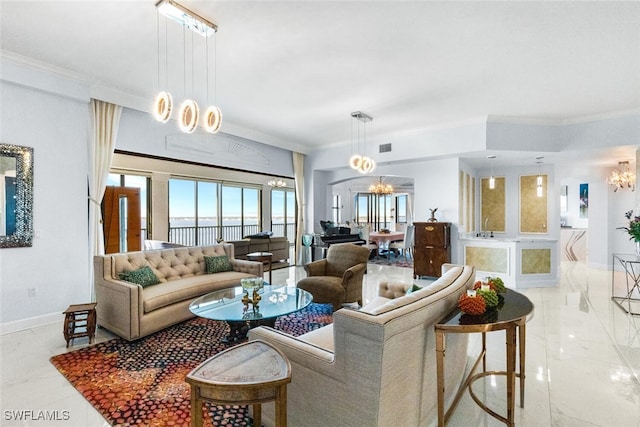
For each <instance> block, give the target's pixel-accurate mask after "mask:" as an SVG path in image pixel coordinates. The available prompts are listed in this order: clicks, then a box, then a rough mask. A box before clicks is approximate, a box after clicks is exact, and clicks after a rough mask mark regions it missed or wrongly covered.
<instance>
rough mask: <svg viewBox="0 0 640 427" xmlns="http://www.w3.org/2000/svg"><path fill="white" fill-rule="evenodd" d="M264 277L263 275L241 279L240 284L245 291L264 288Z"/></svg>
mask: <svg viewBox="0 0 640 427" xmlns="http://www.w3.org/2000/svg"><path fill="white" fill-rule="evenodd" d="M263 282H264V279H263V278H262V277H248V278H245V279H240V286H242V289H244V290H245V291H253V290H260V289H262V286H263Z"/></svg>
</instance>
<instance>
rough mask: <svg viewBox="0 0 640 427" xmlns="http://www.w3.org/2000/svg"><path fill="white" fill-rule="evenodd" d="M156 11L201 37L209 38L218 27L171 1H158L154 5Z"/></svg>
mask: <svg viewBox="0 0 640 427" xmlns="http://www.w3.org/2000/svg"><path fill="white" fill-rule="evenodd" d="M156 9H157V10H158V12H160V13H161V14H162V15H164V16H166V17H167V18H171V19H173V20H174V21H176V22H177V23H178V24H181V25H183V26H184V27H186V28H187V29H189V30H191V31H193V32H194V33H196V34H200V35H201V36H202V37H211V36H212V35H214V34H215V33H216V31H218V26H217V25H216V24H214V23H213V22H211V21H209V20H207V19H204V18H203V17H202V16H200V15H198V14H197V13H195V12H193V11H191V10H189V9H187V8H186V7H184V6H182V5H181V4H179V3H176V2H175V1H173V0H160V1H159V2H158V3H156Z"/></svg>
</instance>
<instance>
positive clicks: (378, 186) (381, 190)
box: [369, 177, 393, 196]
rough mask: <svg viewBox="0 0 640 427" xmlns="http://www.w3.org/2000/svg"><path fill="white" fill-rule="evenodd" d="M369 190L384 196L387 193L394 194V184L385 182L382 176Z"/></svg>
mask: <svg viewBox="0 0 640 427" xmlns="http://www.w3.org/2000/svg"><path fill="white" fill-rule="evenodd" d="M369 192H370V193H373V194H375V195H378V196H384V195H387V194H393V186H392V185H391V184H385V183H383V182H382V177H380V179H379V180H378V182H377V183H375V184H371V186H370V187H369Z"/></svg>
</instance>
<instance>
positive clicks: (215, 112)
mask: <svg viewBox="0 0 640 427" xmlns="http://www.w3.org/2000/svg"><path fill="white" fill-rule="evenodd" d="M156 10H157V12H158V14H159V15H164V16H165V17H167V18H170V19H172V20H174V21H176V22H178V23H179V24H180V25H182V27H183V29H184V30H190V31H193V32H194V33H195V34H198V35H200V36H202V37H204V38H205V40H206V52H207V57H206V68H207V69H206V75H207V103H208V102H209V37H211V36H212V35H214V34H215V33H216V32H217V31H218V27H217V26H216V25H215V24H214V23H212V22H211V21H208V20H207V19H205V18H203V17H202V16H200V15H198V14H197V13H195V12H193V11H191V10H189V9H187V8H186V7H184V6H182V5H181V4H179V3H177V2H175V1H173V0H160V1H159V2H158V3H157V4H156ZM166 31H167V30H166V28H165V58H164V59H165V83H164V85H165V86H168V82H167V81H166V80H168V78H167V74H168V68H169V67H168V63H167V62H168V53H167V41H166V38H167V32H166ZM183 39H184V34H183ZM191 58H192V68H193V42H192V52H191ZM160 62H161V61H160V21H159V20H158V86H160ZM184 65H185V67H184V71H185V78H184V80H185V83H184V85H185V88H184V91H185V93H186V74H187V71H186V45H185V64H184ZM214 74H215V72H214ZM192 80H193V70H192ZM191 86H192V91H193V81H192V82H191ZM214 92H215V84H214ZM172 111H173V98H172V96H171V93H169V92H168V91H167V90H162V91H160V93H159V94H158V95H157V96H156V98H155V100H154V103H153V115H154V117H155V119H156V120H157V121H159V122H162V123H166V122H168V121H169V119H170V118H171V113H172ZM177 119H178V126H179V128H180V130H182V131H183V132H185V133H192V132H194V131H195V130H196V128H197V127H198V122H199V120H200V107H199V106H198V103H197V102H196V101H195V100H193V99H186V100H184V101H183V102H182V104H181V105H180V108H179V110H178V116H177ZM221 123H222V113H221V111H220V108H218V107H217V106H215V105H211V106H209V107H208V108H207V110H206V111H205V114H204V118H203V123H202V127H203V128H204V129H205V130H206V131H207V132H210V133H216V132H218V130H220V125H221Z"/></svg>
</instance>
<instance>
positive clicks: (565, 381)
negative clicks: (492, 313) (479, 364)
mask: <svg viewBox="0 0 640 427" xmlns="http://www.w3.org/2000/svg"><path fill="white" fill-rule="evenodd" d="M561 271H562V273H561V280H560V283H559V286H557V287H553V288H532V289H527V290H521V292H522V293H524V294H526V295H527V296H528V297H529V298H530V299H531V300H532V302H533V303H534V304H535V311H534V314H533V316H532V318H531V319H530V321H529V322H528V323H527V347H526V348H527V361H526V382H525V384H526V386H525V393H526V394H525V407H524V408H520V407H517V409H516V413H515V421H516V425H517V426H532V427H533V426H535V427H537V426H563V427H564V426H576V427H577V426H585V427H587V426H588V427H592V426H602V427H609V426H616V427H640V316H629V315H627V314H625V313H624V311H623V310H622V309H620V307H618V306H617V305H615V304H614V303H613V302H612V301H611V299H610V296H611V273H610V272H609V271H606V270H598V269H591V268H587V267H586V266H585V265H584V263H580V262H576V263H563V265H562V268H561ZM304 274H305V273H304V270H303V269H302V268H300V267H293V268H285V269H280V270H276V271H274V272H273V278H274V282H275V283H285V282H286V283H288V284H290V285H293V284H295V283H296V281H297V280H299V279H300V278H301V277H304ZM618 274H620V275H622V273H616V283H618V278H620V280H621V282H620V283H622V280H623V279H624V278H623V277H622V276H620V277H618V276H617V275H618ZM385 280H393V281H402V282H407V283H411V282H412V281H413V278H412V270H411V269H408V268H400V267H390V266H380V265H373V264H370V265H369V267H368V274H367V275H366V276H365V283H364V286H363V291H364V294H363V297H364V299H365V302H366V301H367V300H370V299H371V298H373V297H374V296H375V295H376V293H377V289H378V284H379V283H380V282H381V281H385ZM416 283H418V284H423V285H424V284H426V283H428V281H425V280H417V281H416ZM112 337H113V336H112V335H111V334H110V333H109V332H107V331H105V330H103V329H99V330H98V337H97V340H98V341H104V340H108V339H111V338H112ZM487 338H488V339H487V342H488V359H487V361H488V369H489V370H501V369H503V367H504V363H505V355H504V353H505V351H504V332H493V333H489V334H488V335H487ZM86 345H88V343H87V340H86V339H78V340H76V342H75V343H74V344H73V345H72V346H71V347H70V348H69V351H70V350H74V349H77V348H81V347H83V346H86ZM479 348H480V339H479V335H477V334H476V335H472V336H471V339H470V346H469V354H470V355H474V354H477V352H478V351H479ZM65 351H68V350H67V349H66V348H65V341H64V338H63V336H62V318H61V319H60V322H59V323H58V322H57V323H55V324H49V325H45V326H41V327H37V328H32V329H29V330H24V331H20V332H15V333H11V334H6V335H2V336H1V337H0V357H1V359H0V378H1V380H2V386H1V389H0V390H1V392H0V409H1V413H0V416H1V417H2V418H1V419H0V425H1V426H3V427H4V426H7V427H8V426H57V425H60V426H78V427H92V426H96V427H100V426H106V425H107V424H106V423H105V421H104V419H103V418H102V417H101V416H100V415H99V414H98V413H97V412H96V411H95V410H94V409H93V408H92V407H91V406H90V405H89V403H87V402H86V400H85V399H84V398H83V397H82V396H81V395H80V394H79V393H78V392H77V391H76V390H75V389H74V388H73V387H71V386H70V385H69V383H68V382H67V380H66V379H64V378H63V377H62V376H61V375H60V374H59V373H58V372H57V370H56V369H55V368H54V367H53V366H52V365H51V364H50V363H49V358H50V357H51V356H53V355H55V354H60V353H63V352H65ZM469 360H472V358H471V356H470V359H469ZM434 381H435V379H434ZM518 385H519V384H518V380H516V387H518ZM474 391H475V392H476V394H477V395H478V396H479V397H480V398H482V399H483V400H484V401H485V402H488V404H489V406H490V407H491V408H493V409H494V410H496V411H497V412H499V413H506V405H505V396H506V392H505V384H504V377H502V376H490V377H487V378H486V379H485V380H483V381H478V382H476V383H475V384H474ZM20 411H22V415H23V416H24V415H25V414H27V415H31V416H32V417H37V415H38V411H49V414H51V413H54V414H55V415H57V418H58V420H49V421H42V420H40V421H38V420H26V421H18V420H16V419H15V418H16V416H17V415H19V414H20ZM25 411H26V412H25ZM434 424H435V420H434ZM448 425H449V426H470V425H473V426H494V425H495V426H502V425H504V424H503V423H501V422H499V421H497V420H495V419H493V418H492V417H490V416H489V415H487V414H486V413H485V412H484V411H482V410H481V409H480V408H479V407H478V406H477V405H476V404H475V403H474V402H473V400H472V399H471V397H470V396H469V394H468V392H466V393H465V394H464V396H463V398H462V399H461V401H460V404H459V405H458V407H457V409H456V411H455V412H454V414H453V416H452V418H451V419H450V421H449V423H448Z"/></svg>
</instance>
